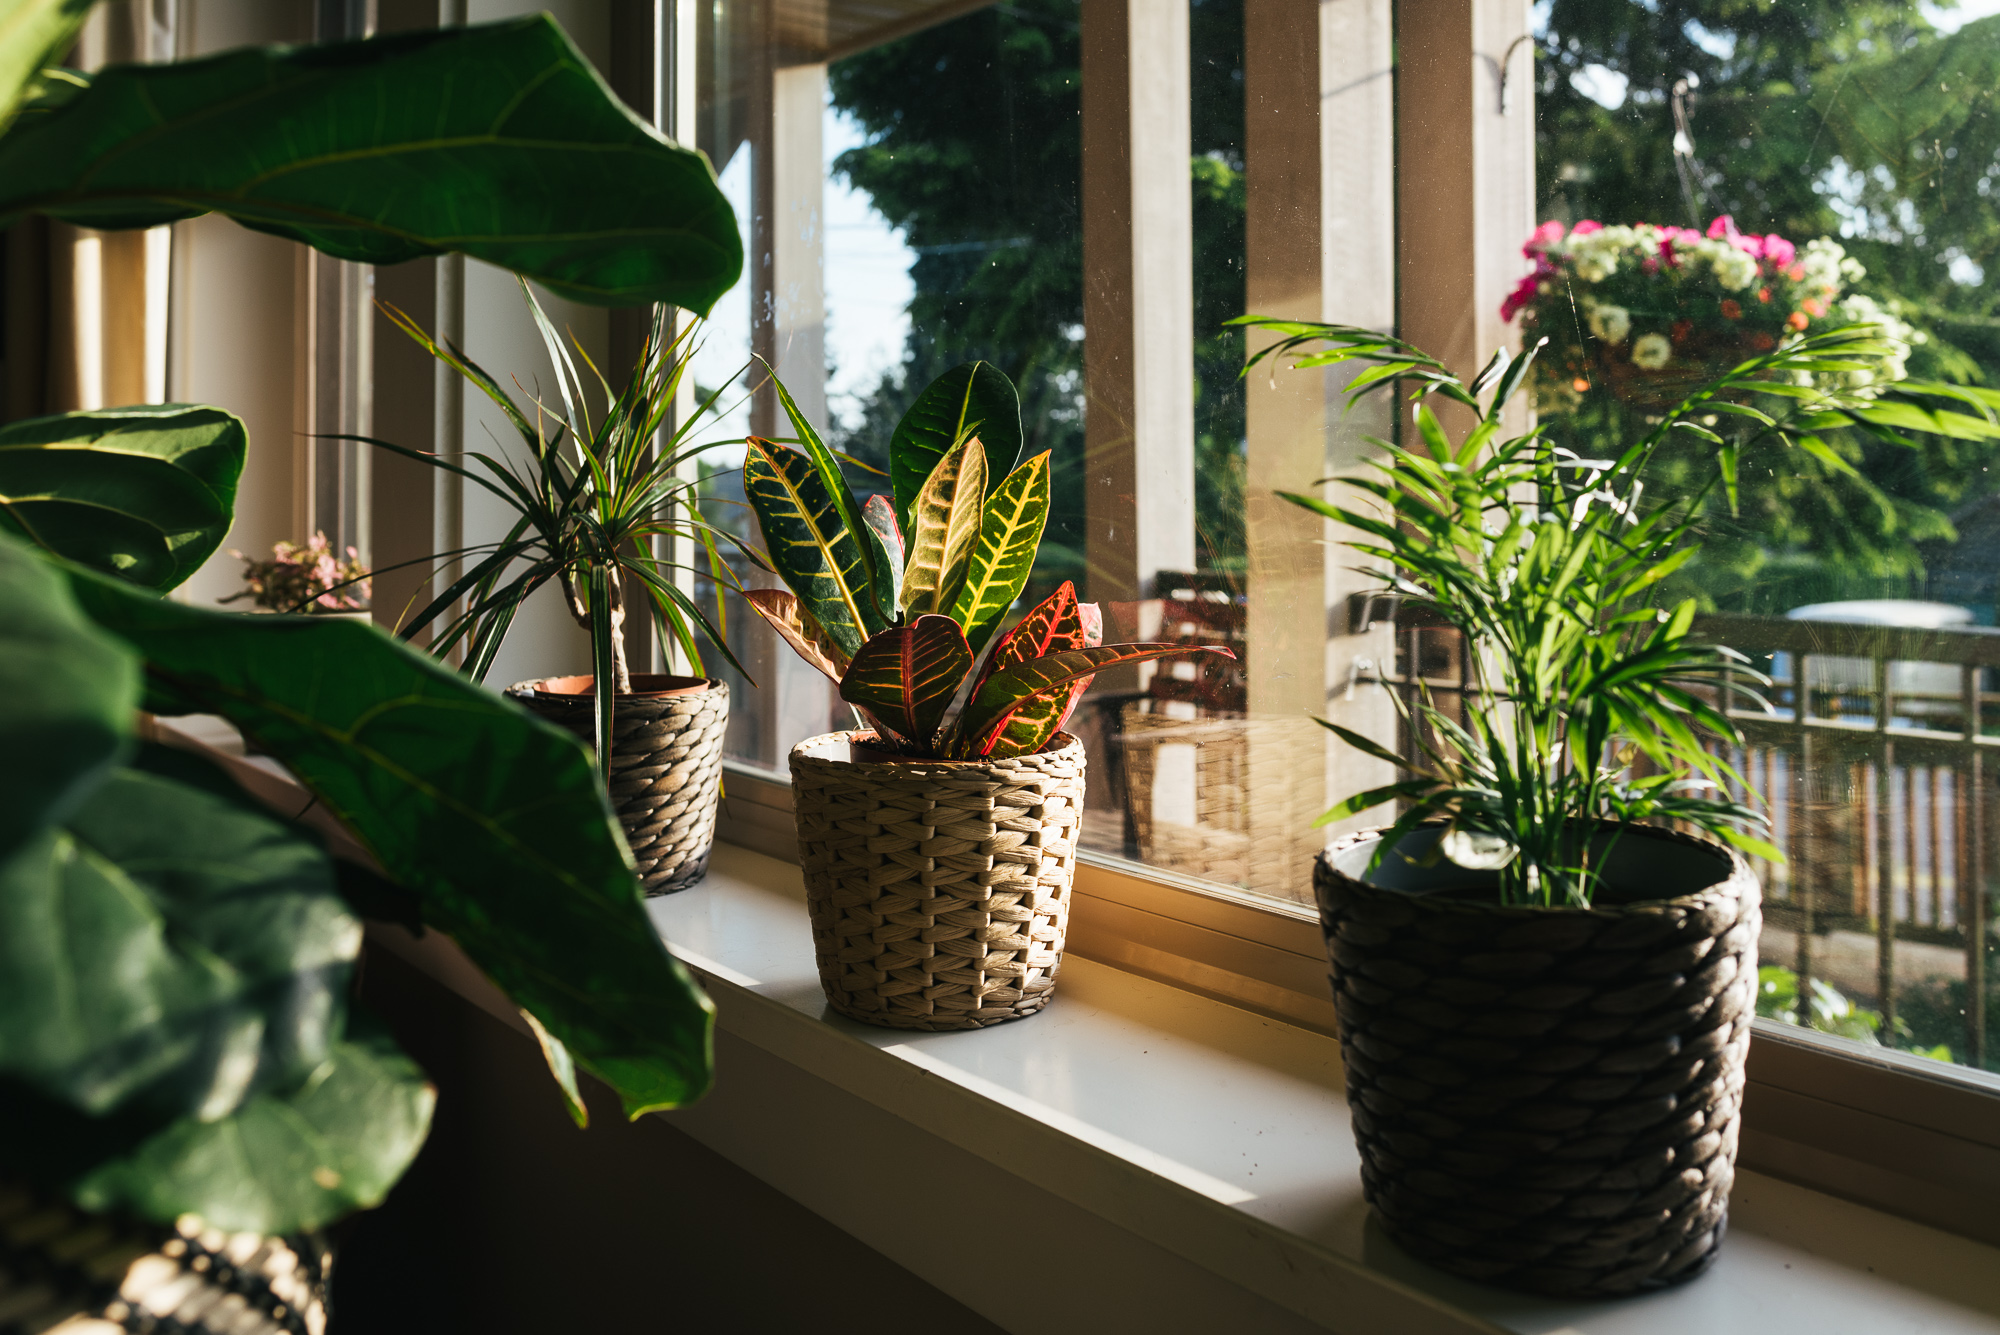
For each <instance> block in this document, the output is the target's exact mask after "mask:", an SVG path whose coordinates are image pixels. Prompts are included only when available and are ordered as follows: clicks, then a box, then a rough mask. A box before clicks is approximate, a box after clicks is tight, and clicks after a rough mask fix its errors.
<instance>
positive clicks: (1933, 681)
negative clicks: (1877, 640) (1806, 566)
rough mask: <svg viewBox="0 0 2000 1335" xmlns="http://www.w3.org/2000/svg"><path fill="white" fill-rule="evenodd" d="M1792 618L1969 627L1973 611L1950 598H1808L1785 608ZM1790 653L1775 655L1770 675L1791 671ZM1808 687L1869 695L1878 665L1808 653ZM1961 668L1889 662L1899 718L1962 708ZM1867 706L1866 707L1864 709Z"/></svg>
mask: <svg viewBox="0 0 2000 1335" xmlns="http://www.w3.org/2000/svg"><path fill="white" fill-rule="evenodd" d="M1785 618H1786V620H1788V621H1832V622H1838V623H1840V624H1842V625H1849V626H1894V627H1897V628H1900V629H1904V630H1970V629H1972V612H1971V609H1969V608H1964V607H1956V606H1954V605H1952V604H1951V603H1930V602H1921V601H1918V600H1916V599H1913V598H1860V599H1855V600H1853V601H1850V602H1839V603H1810V604H1808V605H1806V606H1804V607H1794V608H1793V609H1792V610H1791V611H1789V612H1787V613H1785ZM1790 658H1791V655H1790V654H1779V655H1776V656H1775V658H1774V660H1773V662H1772V665H1771V666H1772V675H1774V676H1777V677H1780V678H1786V677H1790V676H1791V675H1792V667H1791V663H1790V662H1789V660H1790ZM1806 686H1807V688H1808V689H1809V690H1810V691H1811V692H1812V693H1813V694H1814V695H1817V696H1821V697H1824V696H1828V695H1836V696H1842V695H1844V696H1868V695H1872V694H1873V693H1874V691H1875V665H1874V664H1873V662H1871V661H1870V660H1869V659H1866V658H1850V657H1845V656H1842V655H1838V654H1808V655H1807V656H1806ZM1960 688H1961V683H1960V679H1959V669H1958V667H1957V665H1956V664H1952V663H1918V662H1908V661H1904V660H1901V659H1896V660H1892V661H1891V662H1890V663H1889V694H1890V696H1891V697H1893V699H1894V702H1895V703H1894V708H1895V715H1896V717H1897V718H1907V719H1911V720H1912V721H1915V720H1919V719H1925V718H1932V717H1943V716H1951V717H1953V718H1955V717H1956V716H1957V714H1958V712H1959V709H1960ZM1865 708H1866V707H1865V706H1864V709H1865Z"/></svg>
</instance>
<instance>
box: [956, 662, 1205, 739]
mask: <svg viewBox="0 0 2000 1335" xmlns="http://www.w3.org/2000/svg"><path fill="white" fill-rule="evenodd" d="M1203 653H1207V654H1221V655H1222V656H1223V657H1224V658H1234V657H1236V655H1235V654H1233V653H1231V652H1230V651H1229V650H1227V649H1224V648H1221V647H1220V646H1215V645H1187V644H1107V645H1100V646H1098V647H1096V648H1090V649H1066V650H1064V651H1062V652H1061V653H1054V654H1049V655H1048V656H1047V657H1044V658H1036V659H1032V660H1030V661H1029V662H1026V663H1016V664H1015V665H1014V666H1012V667H1008V668H1002V669H1001V670H1000V671H998V672H995V673H994V674H993V675H992V676H990V677H988V678H987V679H986V682H985V684H984V685H983V686H981V687H980V688H979V689H978V690H977V691H975V692H974V693H973V696H972V699H971V700H970V701H968V702H967V703H966V706H965V711H964V712H963V713H962V714H960V715H959V719H958V728H957V732H956V740H955V743H954V746H953V750H954V752H955V753H956V754H958V755H960V756H997V755H998V754H999V752H998V750H997V746H998V742H999V736H1000V733H1001V731H1002V729H1003V727H1004V726H1005V724H1006V721H1007V719H1008V717H1009V716H1010V715H1011V714H1013V713H1014V711H1016V710H1018V709H1020V708H1022V707H1023V706H1025V705H1026V704H1027V703H1028V702H1029V701H1030V700H1032V699H1033V698H1034V697H1036V696H1039V695H1050V696H1052V697H1054V698H1056V699H1059V700H1063V701H1065V702H1067V700H1068V698H1069V695H1070V691H1069V688H1070V687H1071V686H1073V685H1074V684H1075V683H1076V682H1078V681H1080V680H1083V679H1085V678H1087V677H1090V676H1092V675H1094V674H1095V673H1097V672H1100V671H1102V670H1103V669H1105V668H1109V667H1119V666H1122V665H1123V664H1126V663H1143V662H1146V661H1148V660H1149V659H1154V658H1170V657H1172V656H1174V655H1175V654H1203ZM1017 754H1018V753H1017Z"/></svg>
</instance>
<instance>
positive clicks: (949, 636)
mask: <svg viewBox="0 0 2000 1335" xmlns="http://www.w3.org/2000/svg"><path fill="white" fill-rule="evenodd" d="M971 670H972V650H971V648H970V647H968V646H967V645H966V642H965V633H964V632H963V631H961V630H960V629H959V628H958V623H957V622H956V621H953V620H952V619H951V618H950V617H943V616H921V617H918V618H917V619H916V621H915V622H913V623H912V624H910V625H907V626H895V627H892V628H891V629H889V630H885V631H883V632H882V633H881V634H880V635H877V636H875V637H874V638H872V639H870V640H869V641H868V643H866V644H864V645H862V646H861V652H860V653H858V654H856V655H855V656H854V661H853V662H852V663H850V664H848V666H847V672H846V674H845V675H843V676H842V677H841V679H840V698H841V699H843V700H845V701H847V702H848V703H849V704H851V705H859V706H861V707H862V708H863V709H866V710H867V711H868V712H869V713H870V714H872V715H874V716H875V717H876V718H878V719H880V720H882V722H884V723H886V724H888V725H889V727H890V728H891V729H893V730H894V731H896V732H897V733H899V734H900V735H902V736H903V737H906V738H908V739H909V740H910V741H912V742H914V743H915V744H916V745H918V746H919V747H924V748H928V747H929V746H930V744H931V739H932V738H934V737H935V736H936V735H937V730H938V725H939V724H940V723H942V722H943V721H944V711H945V709H946V708H947V707H948V706H949V705H950V704H951V698H952V696H954V695H956V694H957V693H958V688H959V686H960V685H961V684H962V683H963V682H964V681H965V677H966V674H967V673H968V672H970V671H971Z"/></svg>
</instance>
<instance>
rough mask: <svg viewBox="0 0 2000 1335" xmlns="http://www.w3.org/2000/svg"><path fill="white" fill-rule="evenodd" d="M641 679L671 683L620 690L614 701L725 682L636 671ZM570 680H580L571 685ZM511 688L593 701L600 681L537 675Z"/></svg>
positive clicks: (680, 692) (634, 677) (554, 697)
mask: <svg viewBox="0 0 2000 1335" xmlns="http://www.w3.org/2000/svg"><path fill="white" fill-rule="evenodd" d="M640 682H662V683H666V682H671V683H674V684H673V685H662V686H660V687H657V688H655V689H652V690H644V691H639V690H634V691H620V692H619V693H618V694H616V695H614V696H612V697H611V698H612V699H614V700H665V699H671V698H673V697H676V696H682V695H699V694H700V693H701V692H703V691H712V690H714V689H715V688H716V687H718V686H720V685H721V684H722V680H721V678H719V677H681V676H675V675H674V674H672V673H667V672H635V673H633V674H632V684H633V685H634V686H637V685H638V684H639V683H640ZM570 683H580V684H577V685H571V684H570ZM510 690H511V691H520V692H523V693H532V694H534V695H535V696H537V697H538V698H540V699H543V700H589V699H595V698H596V696H597V680H596V678H594V677H592V676H591V675H590V674H588V673H582V674H579V675H576V676H568V677H536V678H534V679H532V680H529V681H524V682H522V683H521V684H520V685H519V686H515V687H511V688H510Z"/></svg>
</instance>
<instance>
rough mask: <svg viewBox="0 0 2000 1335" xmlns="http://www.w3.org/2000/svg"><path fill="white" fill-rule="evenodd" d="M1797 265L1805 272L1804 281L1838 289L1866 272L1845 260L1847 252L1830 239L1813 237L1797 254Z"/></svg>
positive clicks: (1857, 264)
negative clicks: (1842, 284) (1843, 283)
mask: <svg viewBox="0 0 2000 1335" xmlns="http://www.w3.org/2000/svg"><path fill="white" fill-rule="evenodd" d="M1798 264H1799V266H1800V267H1801V268H1803V269H1804V270H1805V271H1806V276H1805V281H1806V282H1808V283H1821V284H1825V285H1829V286H1833V287H1838V286H1840V284H1841V283H1842V282H1851V281H1853V280H1854V279H1856V278H1859V277H1861V276H1862V275H1863V274H1864V273H1866V272H1867V271H1866V270H1865V269H1863V268H1862V267H1861V265H1860V264H1859V263H1858V262H1856V261H1854V260H1850V259H1848V258H1847V251H1846V250H1844V249H1843V248H1842V247H1841V244H1840V243H1839V242H1838V241H1835V240H1834V239H1833V238H1832V237H1825V236H1821V237H1815V238H1813V239H1812V240H1811V241H1808V242H1806V245H1805V249H1804V250H1801V251H1800V252H1799V254H1798Z"/></svg>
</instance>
